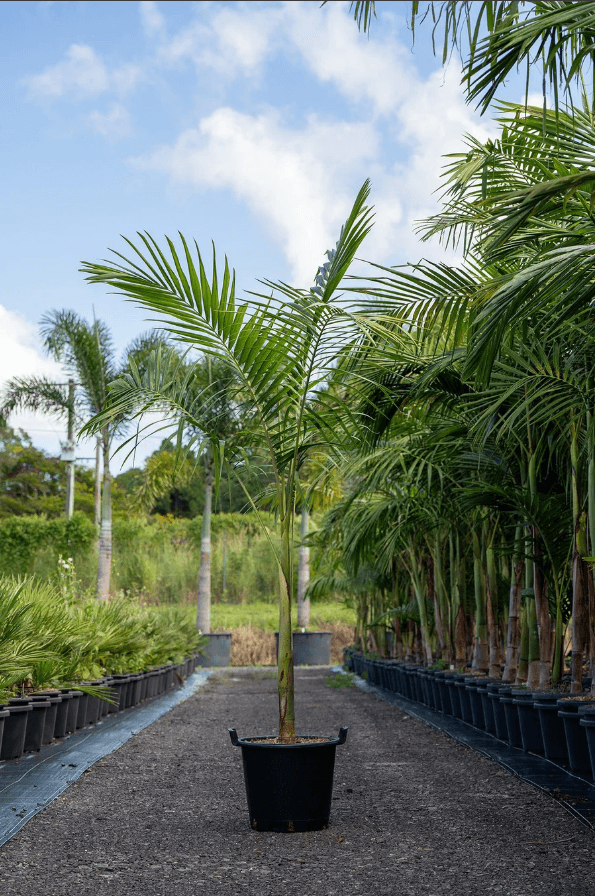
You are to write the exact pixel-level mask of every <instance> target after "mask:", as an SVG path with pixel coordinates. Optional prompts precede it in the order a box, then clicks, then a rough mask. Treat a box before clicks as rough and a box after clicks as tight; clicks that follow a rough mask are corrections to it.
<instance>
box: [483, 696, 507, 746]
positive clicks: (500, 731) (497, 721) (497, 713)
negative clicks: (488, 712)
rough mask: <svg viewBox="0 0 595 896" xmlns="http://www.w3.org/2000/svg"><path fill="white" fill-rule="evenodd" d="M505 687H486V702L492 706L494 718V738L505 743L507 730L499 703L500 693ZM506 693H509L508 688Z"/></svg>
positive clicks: (502, 708) (502, 709)
mask: <svg viewBox="0 0 595 896" xmlns="http://www.w3.org/2000/svg"><path fill="white" fill-rule="evenodd" d="M504 687H506V685H504V686H503V685H501V684H489V685H488V700H489V701H490V703H491V704H492V715H493V716H494V729H495V733H496V737H497V738H498V739H499V740H503V741H507V740H508V728H507V727H506V716H505V715H504V707H503V706H502V703H501V702H500V692H501V691H502V690H503V688H504ZM508 692H509V693H510V688H508Z"/></svg>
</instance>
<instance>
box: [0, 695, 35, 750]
mask: <svg viewBox="0 0 595 896" xmlns="http://www.w3.org/2000/svg"><path fill="white" fill-rule="evenodd" d="M0 709H3V710H4V709H5V710H8V716H5V717H4V731H3V732H2V747H1V748H0V759H20V757H21V756H22V755H23V748H24V746H25V734H26V733H27V718H28V717H29V714H30V713H31V712H32V710H33V706H32V705H31V703H25V704H23V705H21V706H14V705H12V706H0Z"/></svg>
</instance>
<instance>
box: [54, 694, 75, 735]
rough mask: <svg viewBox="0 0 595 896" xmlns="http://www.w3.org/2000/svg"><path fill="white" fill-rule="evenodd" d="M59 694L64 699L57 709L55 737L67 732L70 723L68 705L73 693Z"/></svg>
mask: <svg viewBox="0 0 595 896" xmlns="http://www.w3.org/2000/svg"><path fill="white" fill-rule="evenodd" d="M57 696H59V697H61V698H62V700H61V702H60V703H59V704H58V709H57V710H56V724H55V725H54V737H64V735H65V734H66V726H67V724H68V705H69V703H70V702H71V700H72V694H69V693H68V692H66V693H64V692H63V693H61V694H58V695H57Z"/></svg>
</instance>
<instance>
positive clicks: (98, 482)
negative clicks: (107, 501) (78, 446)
mask: <svg viewBox="0 0 595 896" xmlns="http://www.w3.org/2000/svg"><path fill="white" fill-rule="evenodd" d="M94 497H95V502H94V503H95V525H96V526H97V528H99V524H100V523H101V436H97V438H96V440H95V496H94Z"/></svg>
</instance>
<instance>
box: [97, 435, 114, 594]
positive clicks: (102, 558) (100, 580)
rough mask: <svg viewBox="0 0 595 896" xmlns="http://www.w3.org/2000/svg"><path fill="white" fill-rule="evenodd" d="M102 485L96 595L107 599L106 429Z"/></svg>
mask: <svg viewBox="0 0 595 896" xmlns="http://www.w3.org/2000/svg"><path fill="white" fill-rule="evenodd" d="M102 447H103V485H102V491H101V522H100V528H99V551H98V564H97V597H98V598H99V600H105V601H107V600H109V589H110V578H111V573H112V477H111V473H110V468H109V462H110V457H109V449H110V439H109V435H108V433H107V431H106V430H103V432H102Z"/></svg>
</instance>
